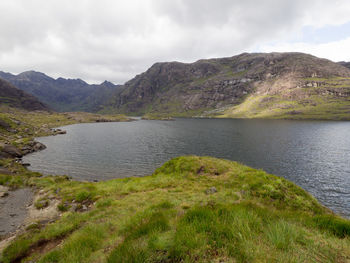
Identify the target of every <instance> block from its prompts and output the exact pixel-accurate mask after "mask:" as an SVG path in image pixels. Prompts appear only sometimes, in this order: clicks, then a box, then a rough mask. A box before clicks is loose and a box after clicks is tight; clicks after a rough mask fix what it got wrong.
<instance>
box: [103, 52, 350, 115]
mask: <svg viewBox="0 0 350 263" xmlns="http://www.w3.org/2000/svg"><path fill="white" fill-rule="evenodd" d="M349 94H350V69H348V68H346V67H344V66H343V65H340V64H337V63H334V62H332V61H329V60H326V59H320V58H317V57H314V56H311V55H308V54H303V53H252V54H249V53H243V54H241V55H238V56H233V57H229V58H218V59H206V60H199V61H197V62H195V63H190V64H186V63H179V62H167V63H156V64H154V65H153V66H152V67H151V68H149V69H148V70H147V71H146V72H144V73H142V74H140V75H137V76H136V77H135V78H133V79H132V80H130V81H128V82H127V83H126V84H125V85H124V87H122V88H121V89H120V90H119V91H118V93H116V94H115V95H114V96H113V97H112V98H111V99H110V100H109V101H108V103H105V104H104V107H105V108H106V109H114V110H116V111H119V112H123V113H129V114H130V113H131V114H145V113H155V114H159V113H161V114H167V115H172V116H198V115H202V116H203V115H204V116H206V115H210V116H212V115H219V116H224V117H248V118H252V117H269V118H274V117H276V118H279V117H283V118H289V117H292V118H322V119H323V118H326V119H327V118H337V119H344V118H349V114H348V112H350V102H349V99H348V95H349Z"/></svg>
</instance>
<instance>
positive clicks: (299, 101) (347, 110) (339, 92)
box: [218, 77, 350, 120]
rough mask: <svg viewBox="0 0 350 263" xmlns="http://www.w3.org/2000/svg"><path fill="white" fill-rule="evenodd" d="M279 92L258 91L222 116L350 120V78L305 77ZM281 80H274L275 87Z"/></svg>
mask: <svg viewBox="0 0 350 263" xmlns="http://www.w3.org/2000/svg"><path fill="white" fill-rule="evenodd" d="M303 82H304V83H303V84H301V85H299V86H296V87H295V88H291V89H285V90H282V91H279V92H278V93H275V94H261V93H260V92H255V93H253V94H251V95H249V96H248V97H247V98H246V99H245V100H244V101H243V103H241V104H239V105H236V106H233V107H229V108H228V109H226V110H225V111H224V112H223V113H220V114H219V115H218V116H220V117H231V118H282V119H283V118H284V119H324V120H350V78H344V77H329V78H316V77H314V78H304V79H303ZM276 85H279V83H271V87H274V86H276Z"/></svg>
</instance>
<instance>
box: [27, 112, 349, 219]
mask: <svg viewBox="0 0 350 263" xmlns="http://www.w3.org/2000/svg"><path fill="white" fill-rule="evenodd" d="M64 129H65V130H67V134H66V135H58V136H51V137H43V138H38V141H40V142H42V143H44V144H45V145H46V146H47V149H46V150H44V151H41V152H37V153H33V154H30V155H27V156H26V157H25V158H24V161H25V162H29V163H31V169H32V170H35V171H40V172H42V173H44V174H68V175H70V176H72V177H73V178H75V179H79V180H93V179H97V180H106V179H111V178H119V177H128V176H144V175H148V174H151V173H152V172H153V171H154V169H155V168H157V167H159V166H160V165H162V164H163V163H164V162H165V161H167V160H169V159H171V158H173V157H176V156H180V155H189V154H195V155H206V156H214V157H219V158H225V159H230V160H235V161H239V162H241V163H243V164H246V165H249V166H252V167H254V168H262V169H264V170H265V171H267V172H269V173H273V174H276V175H279V176H282V177H284V178H287V179H289V180H291V181H293V182H295V183H296V184H298V185H299V186H301V187H303V188H304V189H306V190H307V191H309V192H310V193H312V194H313V195H314V196H315V197H316V198H318V200H320V201H321V202H322V203H323V204H325V205H326V206H328V207H330V208H331V209H333V210H334V211H336V212H337V213H340V214H342V215H345V216H348V217H349V216H350V122H319V121H284V120H233V119H177V120H176V121H144V120H140V121H135V122H120V123H91V124H76V125H71V126H67V127H64Z"/></svg>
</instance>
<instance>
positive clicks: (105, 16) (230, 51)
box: [0, 0, 350, 84]
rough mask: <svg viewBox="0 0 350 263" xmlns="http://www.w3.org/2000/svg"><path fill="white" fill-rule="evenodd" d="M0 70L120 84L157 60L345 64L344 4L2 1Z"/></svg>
mask: <svg viewBox="0 0 350 263" xmlns="http://www.w3.org/2000/svg"><path fill="white" fill-rule="evenodd" d="M0 12H1V18H0V38H1V39H0V70H2V71H6V72H12V73H20V72H23V71H26V70H36V71H41V72H44V73H46V74H47V75H49V76H52V77H59V76H62V77H66V78H81V79H83V80H86V81H88V82H90V83H99V82H102V81H104V80H109V81H112V82H114V83H118V84H122V83H124V82H125V81H127V80H129V79H131V78H133V77H134V76H135V75H136V74H139V73H141V72H143V71H145V70H146V69H147V68H148V67H150V66H151V65H152V64H153V63H155V62H159V61H174V60H176V61H182V62H193V61H196V60H198V59H201V58H212V57H225V56H233V55H237V54H239V53H242V52H271V51H301V52H306V53H310V54H313V55H316V56H319V57H324V58H328V59H331V60H333V61H340V60H346V61H350V15H349V14H350V1H349V0H339V1H337V0H333V1H329V0H245V1H241V0H123V1H121V0H1V1H0Z"/></svg>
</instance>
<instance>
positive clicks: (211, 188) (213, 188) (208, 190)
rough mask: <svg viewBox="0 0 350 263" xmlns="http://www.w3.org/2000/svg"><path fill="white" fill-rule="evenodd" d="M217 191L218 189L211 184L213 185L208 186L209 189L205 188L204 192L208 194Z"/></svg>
mask: <svg viewBox="0 0 350 263" xmlns="http://www.w3.org/2000/svg"><path fill="white" fill-rule="evenodd" d="M217 191H218V190H217V189H216V187H215V186H213V187H210V188H209V189H207V190H205V193H206V194H207V195H209V194H214V193H216V192H217Z"/></svg>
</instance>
